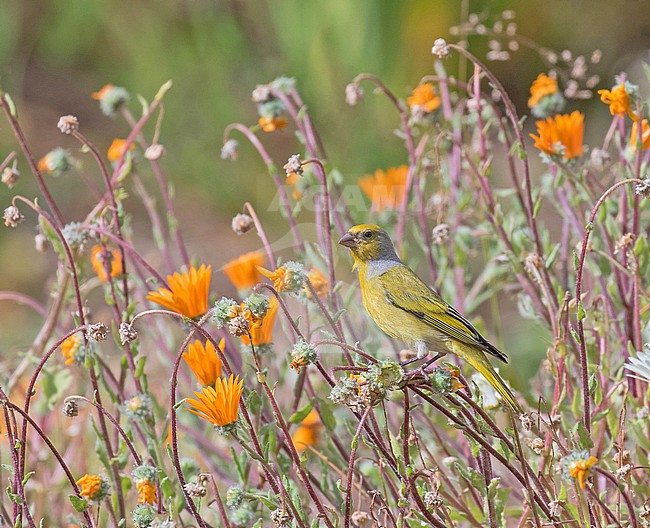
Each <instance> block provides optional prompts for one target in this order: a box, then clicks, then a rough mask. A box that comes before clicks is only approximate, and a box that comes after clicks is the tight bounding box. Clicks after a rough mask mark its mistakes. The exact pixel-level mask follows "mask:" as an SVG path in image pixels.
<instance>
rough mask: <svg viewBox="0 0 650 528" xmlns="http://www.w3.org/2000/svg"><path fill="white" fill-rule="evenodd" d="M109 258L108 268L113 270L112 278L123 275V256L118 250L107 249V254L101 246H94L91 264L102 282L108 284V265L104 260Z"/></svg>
mask: <svg viewBox="0 0 650 528" xmlns="http://www.w3.org/2000/svg"><path fill="white" fill-rule="evenodd" d="M105 258H108V262H109V265H108V268H109V269H110V270H111V277H112V278H115V277H119V276H120V275H122V269H123V268H122V255H121V254H120V252H119V251H118V250H117V249H114V248H106V252H104V249H103V248H102V246H100V245H96V246H93V248H92V249H91V250H90V263H91V264H92V266H93V269H94V270H95V273H97V276H98V277H99V279H100V280H101V281H102V282H108V277H107V276H106V264H105V261H104V259H105Z"/></svg>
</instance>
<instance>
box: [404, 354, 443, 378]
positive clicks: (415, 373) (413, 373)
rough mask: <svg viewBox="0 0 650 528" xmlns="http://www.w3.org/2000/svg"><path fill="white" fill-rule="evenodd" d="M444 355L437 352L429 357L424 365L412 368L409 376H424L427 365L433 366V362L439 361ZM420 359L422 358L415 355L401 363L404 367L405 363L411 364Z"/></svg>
mask: <svg viewBox="0 0 650 528" xmlns="http://www.w3.org/2000/svg"><path fill="white" fill-rule="evenodd" d="M442 356H444V354H436V355H435V356H433V357H431V358H429V359H427V361H426V362H425V363H423V364H422V365H420V366H419V367H418V368H416V369H413V370H411V371H410V372H409V376H424V375H425V371H426V369H427V367H429V366H431V365H432V364H433V363H435V362H436V361H438V360H439V359H440V358H441V357H442ZM420 360H421V358H417V357H414V358H411V359H409V360H407V361H403V362H402V363H400V366H401V367H402V368H403V367H404V366H405V365H409V364H411V363H415V362H416V361H420Z"/></svg>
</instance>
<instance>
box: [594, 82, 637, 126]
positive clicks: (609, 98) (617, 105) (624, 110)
mask: <svg viewBox="0 0 650 528" xmlns="http://www.w3.org/2000/svg"><path fill="white" fill-rule="evenodd" d="M598 94H599V95H600V100H601V101H602V102H603V103H605V104H608V105H609V111H610V113H611V114H612V115H617V116H623V114H627V115H628V116H629V117H630V119H632V120H633V121H636V120H638V119H639V118H638V116H637V115H636V114H635V113H634V112H633V111H632V102H631V100H630V94H628V93H627V91H626V90H625V83H621V84H619V85H618V86H617V87H616V88H614V89H613V90H598Z"/></svg>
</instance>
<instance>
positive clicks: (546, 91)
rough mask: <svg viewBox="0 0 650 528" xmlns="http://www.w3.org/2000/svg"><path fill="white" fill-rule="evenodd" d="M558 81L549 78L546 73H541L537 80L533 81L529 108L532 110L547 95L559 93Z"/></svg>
mask: <svg viewBox="0 0 650 528" xmlns="http://www.w3.org/2000/svg"><path fill="white" fill-rule="evenodd" d="M558 90H559V89H558V86H557V79H555V78H553V77H549V76H548V75H546V74H545V73H540V74H539V75H538V76H537V79H535V80H534V81H533V84H532V86H531V87H530V99H528V108H532V107H533V106H535V105H536V104H537V103H539V102H540V101H541V100H542V99H544V97H546V96H547V95H553V94H555V93H557V92H558Z"/></svg>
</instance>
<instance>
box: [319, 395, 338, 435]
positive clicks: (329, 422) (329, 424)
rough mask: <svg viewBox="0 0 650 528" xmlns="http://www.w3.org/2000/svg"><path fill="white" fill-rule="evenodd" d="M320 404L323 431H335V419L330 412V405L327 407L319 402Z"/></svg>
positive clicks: (324, 403) (322, 402)
mask: <svg viewBox="0 0 650 528" xmlns="http://www.w3.org/2000/svg"><path fill="white" fill-rule="evenodd" d="M319 402H320V406H319V409H320V419H321V420H322V421H323V425H324V426H325V429H327V430H328V431H334V429H336V417H335V416H334V413H333V412H332V407H333V406H332V405H328V404H327V403H326V402H324V401H322V400H319Z"/></svg>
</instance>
